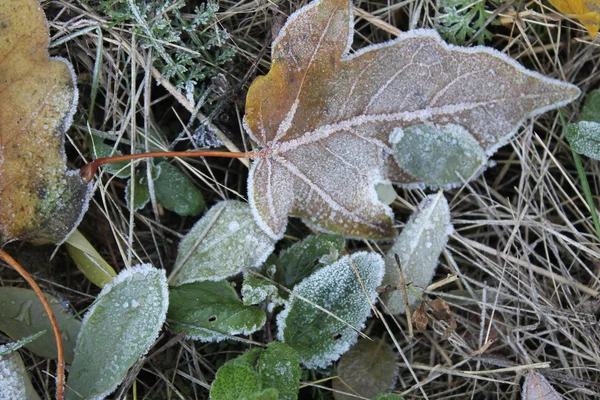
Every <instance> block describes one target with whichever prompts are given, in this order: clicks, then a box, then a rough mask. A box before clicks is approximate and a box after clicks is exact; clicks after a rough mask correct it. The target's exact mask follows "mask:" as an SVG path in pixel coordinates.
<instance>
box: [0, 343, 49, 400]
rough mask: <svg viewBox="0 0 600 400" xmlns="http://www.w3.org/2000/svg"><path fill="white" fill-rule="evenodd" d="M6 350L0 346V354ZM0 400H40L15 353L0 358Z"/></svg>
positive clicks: (17, 354)
mask: <svg viewBox="0 0 600 400" xmlns="http://www.w3.org/2000/svg"><path fill="white" fill-rule="evenodd" d="M6 350H7V347H6V346H0V354H2V353H4V352H5V351H6ZM0 399H6V400H12V399H15V400H17V399H27V400H39V399H40V397H39V396H38V394H37V393H36V391H35V390H34V389H33V386H32V385H31V381H30V380H29V375H27V370H26V369H25V365H24V364H23V360H22V359H21V356H20V355H19V353H18V352H17V351H12V352H9V353H8V354H4V355H1V356H0Z"/></svg>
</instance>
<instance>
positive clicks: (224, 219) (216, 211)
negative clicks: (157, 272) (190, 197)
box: [169, 201, 274, 286]
mask: <svg viewBox="0 0 600 400" xmlns="http://www.w3.org/2000/svg"><path fill="white" fill-rule="evenodd" d="M273 248H274V240H273V239H271V237H269V236H268V235H267V234H266V233H264V232H263V230H262V229H260V227H259V226H258V225H257V224H256V222H255V221H254V218H253V217H252V213H251V212H250V206H249V205H248V204H247V203H242V202H239V201H222V202H220V203H218V204H215V205H214V206H213V207H212V208H211V209H210V210H209V211H208V212H207V213H206V215H204V217H202V219H201V220H200V221H198V222H197V223H196V225H194V226H193V227H192V229H191V230H190V231H189V232H188V234H187V235H185V237H184V238H183V239H182V240H181V243H180V244H179V252H178V254H177V260H176V261H175V267H174V269H173V273H172V274H171V276H170V277H169V284H170V285H172V286H179V285H183V284H185V283H191V282H197V281H206V280H210V281H219V280H222V279H225V278H227V277H229V276H232V275H236V274H238V273H240V272H241V271H244V270H247V269H249V268H257V267H259V266H260V265H261V264H262V263H263V262H264V261H265V260H266V259H267V257H268V256H269V254H271V253H272V252H273Z"/></svg>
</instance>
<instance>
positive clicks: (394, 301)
mask: <svg viewBox="0 0 600 400" xmlns="http://www.w3.org/2000/svg"><path fill="white" fill-rule="evenodd" d="M452 229H453V228H452V225H451V224H450V210H449V208H448V202H447V201H446V199H445V197H444V195H443V194H442V192H439V193H437V194H433V195H429V196H427V197H426V198H425V199H424V200H423V201H422V202H421V204H419V208H418V209H417V211H416V212H415V213H414V214H413V215H412V216H411V218H410V220H409V221H408V223H407V224H406V226H405V227H404V229H403V230H402V233H401V234H400V236H399V237H398V238H397V239H396V241H395V242H394V245H393V246H392V248H391V249H390V250H389V251H388V253H387V254H386V256H385V276H384V278H383V285H400V273H399V271H398V266H397V265H396V260H395V257H394V254H396V253H397V254H398V256H399V257H400V264H401V266H402V271H403V275H404V281H405V282H406V283H408V282H412V287H413V288H414V289H416V290H418V291H423V288H424V287H426V286H427V285H429V283H430V282H431V279H432V278H433V274H434V273H435V268H436V267H437V264H438V258H439V257H440V254H441V253H442V250H443V249H444V247H445V246H446V243H447V242H448V235H449V234H450V232H452ZM381 301H382V302H383V303H384V304H385V306H386V307H387V310H388V311H389V312H390V314H399V313H404V312H405V306H404V295H403V293H402V290H391V291H388V292H386V293H383V294H382V295H381ZM418 301H419V297H418V296H417V295H415V294H414V293H412V292H411V291H410V290H408V304H409V306H410V307H412V306H414V305H416V304H417V303H418ZM384 309H385V308H384Z"/></svg>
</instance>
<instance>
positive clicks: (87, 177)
mask: <svg viewBox="0 0 600 400" xmlns="http://www.w3.org/2000/svg"><path fill="white" fill-rule="evenodd" d="M264 155H266V152H259V153H255V152H253V151H249V152H231V151H215V150H202V151H154V152H150V153H141V154H127V155H122V156H114V157H105V158H98V159H96V160H94V161H92V162H89V163H88V164H86V165H85V166H84V167H83V168H81V170H80V171H79V175H80V176H81V178H82V179H83V180H84V181H86V182H89V181H91V180H92V178H93V177H94V175H95V174H96V171H97V170H98V167H99V166H101V165H104V164H109V163H113V162H119V161H130V160H138V159H141V158H151V157H224V158H258V157H262V156H264Z"/></svg>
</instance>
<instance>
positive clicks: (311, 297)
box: [277, 252, 385, 369]
mask: <svg viewBox="0 0 600 400" xmlns="http://www.w3.org/2000/svg"><path fill="white" fill-rule="evenodd" d="M384 268H385V267H384V263H383V260H382V258H381V256H379V255H378V254H375V253H367V252H358V253H355V254H353V255H352V256H345V257H343V258H341V259H340V260H338V261H337V262H335V263H333V264H331V265H328V266H325V267H323V268H321V269H319V270H317V271H316V272H314V273H313V274H312V275H310V276H308V277H307V278H305V279H304V280H303V281H302V282H300V283H299V284H297V285H296V286H295V287H294V290H293V292H292V294H291V296H290V300H289V301H288V302H287V304H286V306H285V309H284V310H283V311H282V312H281V313H279V315H278V316H277V338H278V339H279V340H280V341H281V342H283V343H286V344H288V345H289V346H291V347H292V348H293V349H294V350H296V351H297V352H298V354H299V355H300V360H301V362H302V363H303V364H304V365H305V366H306V367H307V368H309V369H313V368H325V367H327V366H328V365H329V364H331V362H332V361H335V360H337V359H338V358H339V356H340V355H341V354H343V353H344V352H346V351H347V350H348V349H349V348H350V346H351V345H352V344H353V343H354V342H355V341H356V338H357V336H358V333H357V332H356V331H355V330H354V329H352V328H350V327H348V326H347V325H346V324H344V323H343V322H341V321H340V319H341V320H343V321H345V322H346V323H348V324H350V325H352V326H354V327H355V328H356V329H362V328H363V327H364V323H365V320H366V319H367V317H368V316H369V315H370V314H371V307H370V304H369V301H367V299H366V298H365V292H364V291H363V288H362V286H361V283H360V282H359V280H358V278H357V274H358V275H359V276H360V279H361V281H362V284H363V285H364V290H365V291H366V293H367V294H368V296H369V300H370V302H371V303H373V304H374V303H375V302H376V300H377V292H376V290H375V289H376V288H377V286H379V285H380V283H381V280H382V278H383V273H384ZM309 301H310V302H312V303H314V304H316V305H317V306H319V307H321V308H322V309H325V310H328V311H329V312H330V313H331V314H333V315H335V316H336V317H337V318H336V317H332V316H330V315H327V316H324V315H323V311H321V310H320V309H319V308H316V307H315V306H313V305H312V304H310V303H309Z"/></svg>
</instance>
